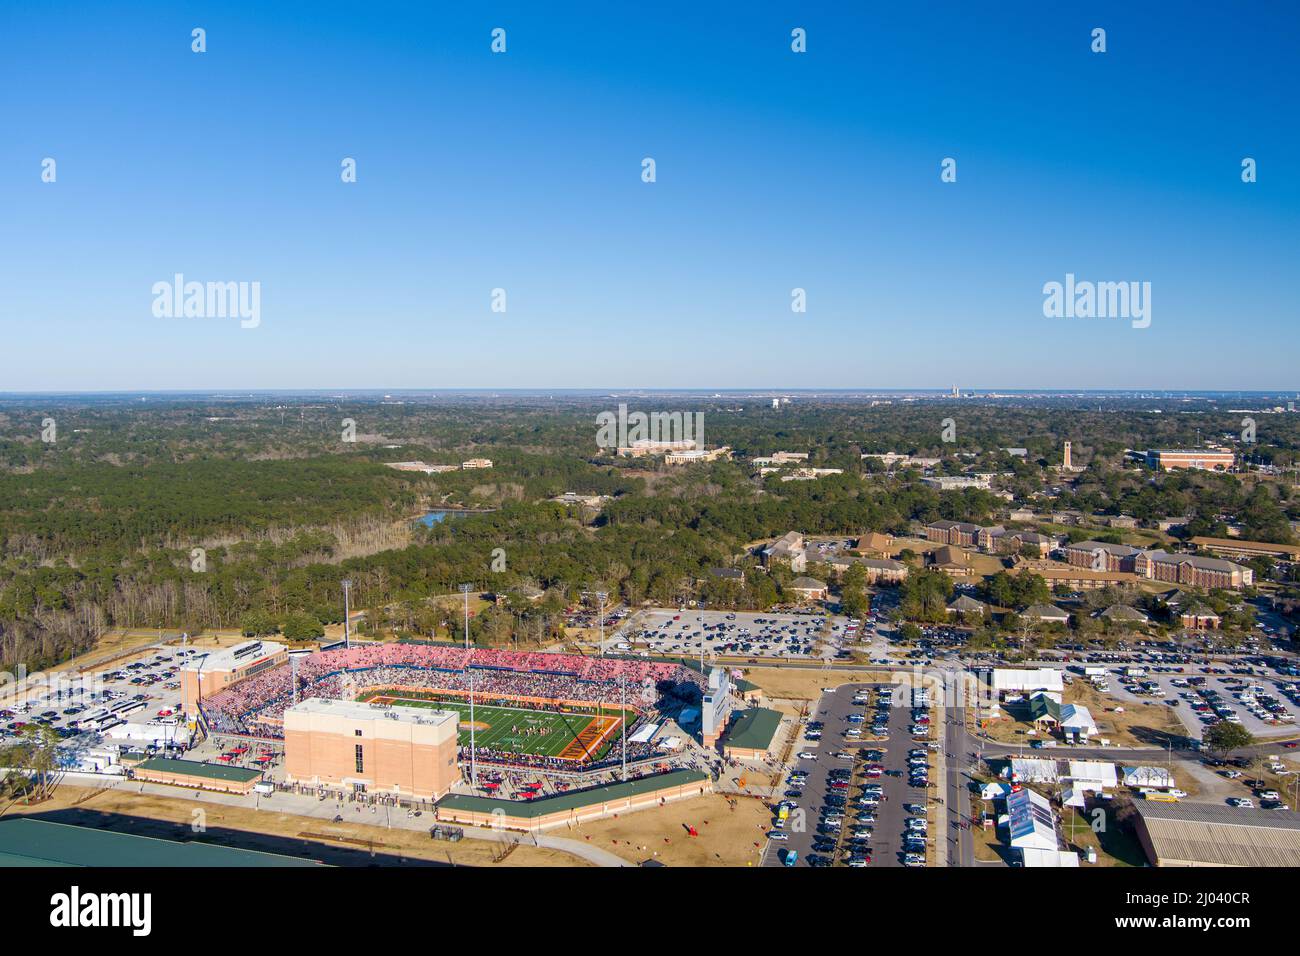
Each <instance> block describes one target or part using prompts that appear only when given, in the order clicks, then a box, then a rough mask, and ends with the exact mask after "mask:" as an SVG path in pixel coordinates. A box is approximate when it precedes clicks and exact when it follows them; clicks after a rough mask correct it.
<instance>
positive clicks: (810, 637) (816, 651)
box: [605, 608, 858, 661]
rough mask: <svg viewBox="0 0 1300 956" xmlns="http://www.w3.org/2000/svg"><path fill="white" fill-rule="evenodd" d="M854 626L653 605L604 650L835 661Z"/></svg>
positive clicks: (826, 617)
mask: <svg viewBox="0 0 1300 956" xmlns="http://www.w3.org/2000/svg"><path fill="white" fill-rule="evenodd" d="M857 628H858V625H857V624H854V623H852V622H851V621H850V619H849V618H846V617H839V616H835V615H830V614H826V613H825V612H822V611H813V610H809V611H807V612H783V613H778V612H775V611H769V612H767V613H761V612H754V611H699V610H694V609H679V610H673V609H672V608H653V609H648V610H643V611H640V612H638V613H637V614H636V615H634V616H633V617H632V618H631V619H629V621H627V622H626V623H625V624H624V625H623V627H622V628H621V629H620V630H619V631H618V632H617V633H615V634H614V635H613V636H612V637H610V638H609V639H608V640H607V641H606V644H605V650H606V652H607V653H614V654H638V653H644V654H646V655H652V656H658V655H663V656H684V657H698V656H699V655H700V652H701V649H703V652H704V654H705V655H706V656H730V657H746V658H771V659H774V660H796V661H799V660H802V661H809V660H811V661H816V660H834V659H836V658H837V657H840V658H841V659H845V658H847V657H848V656H849V653H848V651H847V650H845V645H846V643H851V642H854V641H856V639H857V638H856V633H857Z"/></svg>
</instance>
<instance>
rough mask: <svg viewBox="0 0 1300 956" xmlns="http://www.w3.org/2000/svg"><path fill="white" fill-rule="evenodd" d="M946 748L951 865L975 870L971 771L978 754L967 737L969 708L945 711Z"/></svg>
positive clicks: (945, 784)
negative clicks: (970, 823) (971, 825)
mask: <svg viewBox="0 0 1300 956" xmlns="http://www.w3.org/2000/svg"><path fill="white" fill-rule="evenodd" d="M943 746H944V750H945V751H946V753H947V755H948V756H947V759H946V766H947V778H948V779H947V780H946V781H944V786H945V787H946V788H947V790H946V793H947V804H948V819H947V820H945V821H944V829H945V831H946V833H947V840H948V865H949V866H973V865H974V863H975V841H974V838H973V837H972V835H971V830H970V828H969V827H967V826H965V825H964V824H967V823H969V822H970V819H971V807H970V779H971V778H970V774H969V768H971V767H973V766H974V765H975V762H976V760H977V751H976V749H975V748H974V747H973V746H972V745H971V741H970V739H969V738H968V736H967V733H966V708H964V707H946V708H944V733H943Z"/></svg>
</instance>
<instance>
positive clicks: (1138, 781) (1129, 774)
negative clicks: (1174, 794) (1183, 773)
mask: <svg viewBox="0 0 1300 956" xmlns="http://www.w3.org/2000/svg"><path fill="white" fill-rule="evenodd" d="M1123 770H1124V786H1126V787H1156V788H1159V789H1163V790H1167V789H1169V788H1170V787H1172V786H1173V785H1174V775H1173V774H1172V773H1170V772H1169V771H1168V770H1166V769H1165V768H1164V767H1124V768H1123Z"/></svg>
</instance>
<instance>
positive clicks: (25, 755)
mask: <svg viewBox="0 0 1300 956" xmlns="http://www.w3.org/2000/svg"><path fill="white" fill-rule="evenodd" d="M58 747H59V735H58V734H57V733H55V732H54V728H53V727H49V726H46V725H45V724H27V725H26V726H24V727H23V729H22V733H21V734H20V736H19V738H18V743H16V744H15V745H14V746H12V747H10V748H9V749H8V750H7V751H5V752H4V753H3V754H0V759H3V760H4V762H5V763H6V764H7V765H8V766H9V767H12V768H21V769H22V770H26V771H29V772H30V773H31V778H30V781H27V782H28V783H29V784H30V785H34V786H35V796H36V799H37V800H44V799H45V798H46V797H48V796H49V795H50V789H51V788H52V786H53V784H54V780H53V777H54V771H55V770H56V769H57V768H58V765H59V760H58Z"/></svg>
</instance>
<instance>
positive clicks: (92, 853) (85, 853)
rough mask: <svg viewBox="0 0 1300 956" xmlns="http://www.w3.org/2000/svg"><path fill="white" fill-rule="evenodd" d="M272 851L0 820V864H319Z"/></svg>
mask: <svg viewBox="0 0 1300 956" xmlns="http://www.w3.org/2000/svg"><path fill="white" fill-rule="evenodd" d="M321 865H322V864H320V863H316V862H314V861H312V860H300V859H295V858H294V857H290V856H281V855H279V854H276V853H262V852H260V851H257V850H240V849H236V848H234V847H228V846H219V845H217V844H213V843H203V842H200V841H197V840H190V841H187V842H184V843H181V842H178V841H175V840H163V839H159V838H157V837H146V836H135V835H133V834H129V833H117V832H115V831H113V830H102V829H96V828H92V827H80V826H73V825H72V824H68V823H55V822H53V821H50V820H33V819H31V818H29V817H10V818H8V819H6V820H0V866H100V867H108V866H131V867H138V866H159V867H163V866H166V867H177V866H179V867H251V866H321Z"/></svg>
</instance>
